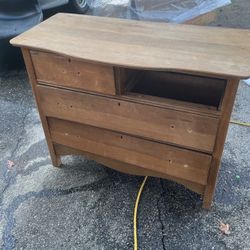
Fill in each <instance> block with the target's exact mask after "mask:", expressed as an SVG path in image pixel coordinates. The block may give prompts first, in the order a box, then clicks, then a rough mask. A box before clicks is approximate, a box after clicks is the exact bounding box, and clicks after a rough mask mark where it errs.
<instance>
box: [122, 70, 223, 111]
mask: <svg viewBox="0 0 250 250" xmlns="http://www.w3.org/2000/svg"><path fill="white" fill-rule="evenodd" d="M127 72H129V71H128V70H127ZM129 73H130V75H133V76H134V77H133V78H132V77H130V79H133V81H131V80H127V81H125V83H123V84H124V85H125V86H126V87H124V88H123V89H124V92H123V93H122V94H125V95H129V96H133V97H135V98H136V97H138V98H145V99H148V100H151V101H155V102H157V101H158V102H164V100H165V101H166V102H167V101H168V100H169V101H171V100H174V101H181V102H183V104H184V103H193V104H201V105H205V106H208V107H209V108H211V109H220V104H221V100H222V98H223V95H224V91H225V87H226V81H225V80H221V79H216V78H209V77H203V76H194V75H189V74H181V73H172V72H157V71H140V70H133V71H131V72H129ZM123 74H124V73H123ZM124 79H126V78H124Z"/></svg>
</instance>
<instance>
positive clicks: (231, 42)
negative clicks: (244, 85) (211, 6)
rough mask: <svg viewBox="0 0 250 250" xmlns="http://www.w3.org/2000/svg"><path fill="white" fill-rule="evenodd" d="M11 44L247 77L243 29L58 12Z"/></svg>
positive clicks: (128, 64)
mask: <svg viewBox="0 0 250 250" xmlns="http://www.w3.org/2000/svg"><path fill="white" fill-rule="evenodd" d="M83 34H84V35H83ZM62 41H63V42H62ZM11 43H12V44H14V45H17V46H25V47H29V48H33V49H35V50H45V51H50V52H54V53H58V54H61V55H66V56H70V57H73V58H78V59H84V60H87V61H91V62H95V63H97V62H99V63H104V64H109V65H112V66H120V67H124V68H137V69H152V70H161V71H171V70H172V71H185V72H190V73H194V74H196V73H197V72H199V73H207V74H213V75H220V76H227V77H228V76H232V77H239V78H248V77H250V57H248V56H246V55H248V54H250V31H249V30H240V29H230V28H221V27H201V26H197V25H186V24H179V25H177V24H170V23H160V22H157V23H154V22H142V21H136V20H125V19H118V18H108V17H96V16H89V15H75V14H66V13H59V14H56V15H54V16H53V17H51V18H49V19H47V20H46V21H44V22H42V23H41V24H39V25H38V26H37V27H36V28H35V29H31V30H29V31H27V32H25V33H23V34H21V35H20V36H18V37H16V38H14V39H12V40H11ZM229 59H230V60H229ZM231 59H232V60H231ZM224 62H226V63H224Z"/></svg>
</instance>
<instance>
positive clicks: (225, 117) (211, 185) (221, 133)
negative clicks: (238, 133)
mask: <svg viewBox="0 0 250 250" xmlns="http://www.w3.org/2000/svg"><path fill="white" fill-rule="evenodd" d="M238 84H239V80H238V79H229V80H228V81H227V86H226V90H225V94H224V98H223V101H222V106H221V110H222V117H221V118H220V122H219V127H218V130H217V136H216V140H215V146H214V151H213V158H212V162H211V166H210V170H209V174H208V180H207V186H206V188H205V192H204V197H203V206H202V207H203V208H205V209H209V208H210V207H211V205H212V201H213V196H214V191H215V186H216V180H217V175H218V172H219V169H220V162H221V156H222V153H223V148H224V143H225V140H226V135H227V129H228V125H229V121H230V116H231V112H232V109H233V104H234V100H235V95H236V92H237V88H238Z"/></svg>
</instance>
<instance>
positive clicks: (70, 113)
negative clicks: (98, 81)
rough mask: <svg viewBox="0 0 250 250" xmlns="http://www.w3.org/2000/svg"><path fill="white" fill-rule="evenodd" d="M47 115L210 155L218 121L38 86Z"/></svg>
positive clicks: (41, 103)
mask: <svg viewBox="0 0 250 250" xmlns="http://www.w3.org/2000/svg"><path fill="white" fill-rule="evenodd" d="M37 93H38V98H39V105H40V106H41V109H42V111H43V113H44V115H46V116H50V117H57V118H61V119H65V120H71V121H75V122H79V123H83V124H87V125H91V126H96V127H102V128H106V129H110V130H114V131H119V132H123V133H127V134H131V135H135V136H139V137H144V138H147V139H151V140H155V141H160V142H167V143H169V144H177V145H178V146H181V147H187V148H191V149H195V150H198V151H203V152H212V150H213V146H214V142H215V136H216V131H217V126H218V119H216V118H213V117H205V116H201V115H197V114H192V113H188V112H182V111H177V110H171V109H164V108H160V107H154V106H150V105H146V104H141V103H135V102H129V101H125V100H119V99H118V98H117V99H115V98H107V97H103V96H95V95H91V94H85V93H79V92H75V91H70V90H63V89H56V88H53V87H47V86H41V85H40V86H38V87H37Z"/></svg>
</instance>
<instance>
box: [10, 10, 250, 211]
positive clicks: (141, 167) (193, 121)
mask: <svg viewBox="0 0 250 250" xmlns="http://www.w3.org/2000/svg"><path fill="white" fill-rule="evenodd" d="M11 43H12V44H13V45H15V46H19V47H21V48H22V52H23V56H24V59H25V63H26V67H27V71H28V74H29V78H30V82H31V85H32V89H33V93H34V96H35V99H36V103H37V107H38V110H39V113H40V117H41V121H42V125H43V128H44V132H45V136H46V140H47V143H48V148H49V151H50V155H51V159H52V162H53V165H54V166H59V165H60V163H61V162H60V156H61V155H66V154H83V155H85V156H86V157H89V158H91V159H94V160H96V161H97V162H100V163H102V164H104V165H106V166H109V167H111V168H114V169H117V170H119V171H122V172H125V173H130V174H135V175H149V176H156V177H161V178H166V179H170V180H173V181H175V182H178V183H180V184H182V185H184V186H186V187H187V188H189V189H191V190H193V191H195V192H197V193H199V194H201V195H202V196H203V207H204V208H209V207H210V206H211V202H212V198H213V193H214V189H215V184H216V177H217V174H218V171H219V166H220V161H221V156H222V152H223V146H224V142H225V138H226V134H227V128H228V124H229V120H230V115H231V111H232V108H233V104H234V99H235V95H236V91H237V87H238V83H239V80H240V79H242V78H247V77H249V76H250V32H249V31H247V30H236V29H222V28H216V27H199V26H193V25H176V24H165V23H151V22H142V21H132V20H122V19H115V18H107V17H94V16H82V15H73V14H57V15H55V16H53V17H51V18H49V19H48V20H46V21H44V22H43V23H41V24H40V25H38V26H36V27H34V28H32V29H31V30H29V31H27V32H25V33H23V34H21V35H19V36H18V37H16V38H14V39H12V40H11Z"/></svg>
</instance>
